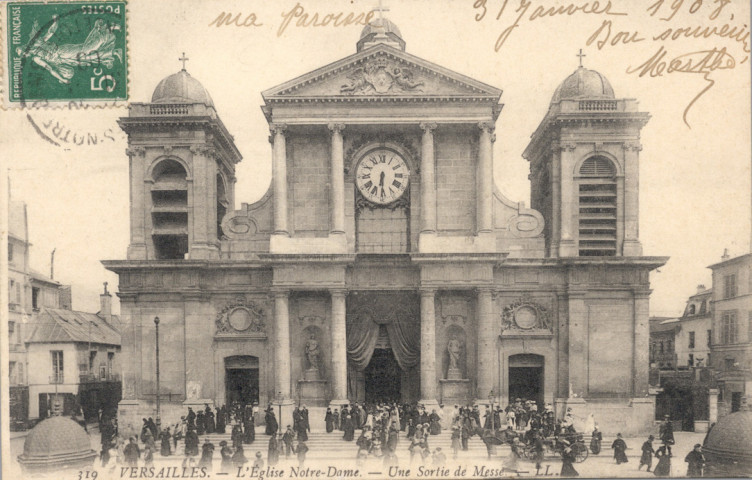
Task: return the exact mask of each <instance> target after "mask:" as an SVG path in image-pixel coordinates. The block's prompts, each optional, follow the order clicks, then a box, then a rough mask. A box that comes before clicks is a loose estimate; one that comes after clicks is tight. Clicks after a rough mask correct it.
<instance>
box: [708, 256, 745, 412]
mask: <svg viewBox="0 0 752 480" xmlns="http://www.w3.org/2000/svg"><path fill="white" fill-rule="evenodd" d="M708 268H710V269H711V270H712V271H713V297H712V310H713V312H712V317H713V327H712V330H713V344H712V348H711V357H710V360H711V365H712V366H713V368H714V370H715V371H716V378H717V380H718V387H719V390H720V395H719V397H718V410H719V415H725V414H728V413H732V412H736V411H739V410H740V409H741V407H742V405H743V404H745V403H746V404H749V403H750V400H752V398H750V397H751V396H752V253H748V254H745V255H740V256H738V257H734V258H731V257H729V255H728V254H726V253H724V256H723V258H722V261H721V262H719V263H716V264H713V265H711V266H710V267H708Z"/></svg>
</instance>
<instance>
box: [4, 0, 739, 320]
mask: <svg viewBox="0 0 752 480" xmlns="http://www.w3.org/2000/svg"><path fill="white" fill-rule="evenodd" d="M700 3H701V6H700V7H699V8H697V10H694V11H693V12H691V11H690V10H693V9H694V7H693V6H692V5H693V2H688V1H687V2H681V1H679V2H662V1H660V0H658V1H657V2H652V1H650V2H632V1H627V0H622V1H619V0H613V1H612V2H611V9H610V12H601V13H598V12H589V13H583V11H582V9H578V8H576V7H578V6H581V5H583V4H584V2H582V3H580V2H577V1H575V2H573V3H572V5H574V6H573V7H572V8H571V9H570V11H571V12H573V13H572V14H571V15H568V14H561V15H547V14H546V12H547V9H549V8H550V7H556V6H564V7H566V6H567V5H570V4H569V2H556V1H544V0H518V1H514V0H507V1H502V0H489V1H483V0H476V1H447V0H431V1H421V0H410V1H406V0H403V1H398V0H390V1H387V2H385V3H384V5H385V6H386V7H388V8H389V11H387V12H386V13H385V16H386V17H388V18H389V19H390V20H392V21H393V22H394V23H396V24H397V25H398V26H399V28H400V30H401V33H402V37H403V39H404V40H405V42H406V43H407V47H406V51H407V52H408V53H410V54H413V55H416V56H418V57H421V58H424V59H426V60H428V61H431V62H434V63H437V64H439V65H441V66H443V67H446V68H449V69H451V70H454V71H456V72H459V73H461V74H463V75H467V76H470V77H472V78H475V79H477V80H480V81H482V82H485V83H487V84H490V85H493V86H496V87H498V88H500V89H502V90H503V95H502V98H501V102H502V103H504V109H503V111H502V113H501V116H500V117H499V120H498V121H497V124H496V142H495V144H494V152H493V153H494V175H495V181H496V184H497V185H498V187H499V188H500V189H501V191H502V192H504V194H505V195H506V196H507V197H509V198H511V199H513V200H515V201H524V202H526V203H527V204H528V205H529V204H530V186H529V181H528V179H527V175H528V173H529V166H528V163H527V161H526V160H524V159H523V158H522V152H523V150H524V149H525V147H526V145H527V143H528V142H529V139H530V135H531V134H532V132H533V131H534V130H535V128H536V127H537V126H538V124H539V123H540V121H541V120H542V118H543V117H544V115H545V113H546V111H547V109H548V105H549V102H550V99H551V96H552V95H553V92H554V90H555V89H556V87H557V85H559V83H561V81H563V80H564V79H565V78H566V77H567V76H568V75H570V74H571V73H572V72H573V71H574V70H575V69H576V68H577V66H578V63H579V59H578V57H577V56H576V54H577V53H578V51H579V49H582V50H583V53H584V54H585V56H584V57H583V64H584V66H585V67H587V68H591V69H594V70H597V71H598V72H600V73H601V74H603V75H604V76H605V77H606V78H608V79H609V81H610V83H611V85H612V87H613V89H614V92H615V94H616V97H617V98H636V99H637V100H638V101H639V107H640V110H642V111H647V112H650V114H651V120H650V122H649V123H648V124H647V126H645V127H644V128H643V130H642V133H641V143H642V147H643V149H642V151H641V152H640V170H639V171H640V183H639V185H640V238H641V241H642V244H643V250H644V254H645V255H651V256H664V255H665V256H669V257H671V258H670V260H669V261H668V263H667V264H666V265H665V266H664V267H661V268H660V269H659V270H658V271H656V272H654V273H653V274H652V275H651V285H652V288H653V295H652V297H651V308H650V313H651V315H659V316H672V315H680V314H681V312H682V311H683V309H684V305H685V301H686V299H687V297H688V296H689V295H691V294H692V293H694V291H695V289H696V286H697V285H698V284H705V285H706V286H710V281H711V278H710V270H709V269H707V268H706V267H707V266H708V265H711V264H713V263H715V262H717V261H719V260H720V257H721V255H722V253H723V251H724V249H725V248H727V249H728V250H729V253H730V254H731V255H732V256H736V255H740V254H744V253H747V252H749V251H750V231H751V227H750V217H751V212H750V205H751V202H750V190H751V188H750V178H751V175H750V143H751V139H750V60H749V58H748V55H749V34H748V32H749V30H748V27H747V26H748V25H750V22H749V4H748V3H747V2H744V1H738V2H732V3H728V4H725V3H724V2H708V1H706V2H700ZM601 4H605V2H601ZM376 5H377V2H376V1H375V0H365V1H362V0H353V1H326V2H325V1H319V0H311V1H303V0H301V1H300V2H297V1H295V0H281V1H277V2H268V1H265V2H262V1H255V0H253V1H237V2H234V1H211V2H199V1H197V0H194V1H180V2H178V1H160V2H148V1H141V0H131V1H130V2H129V4H128V17H127V20H128V58H129V83H128V88H129V101H131V102H148V101H149V100H150V98H151V94H152V92H153V90H154V88H155V87H156V85H157V83H159V81H160V80H161V79H162V78H164V77H166V76H167V75H170V74H172V73H175V72H177V71H178V70H180V68H181V63H180V62H179V61H178V58H179V57H180V56H181V55H182V53H183V52H185V54H186V56H187V57H188V58H189V60H188V62H187V64H186V68H187V70H188V71H189V72H190V73H191V75H192V76H193V77H194V78H196V79H198V80H199V81H200V82H201V83H202V84H203V85H204V87H206V88H207V90H208V91H209V92H210V93H211V95H212V97H213V99H214V103H215V105H216V108H217V111H218V113H219V115H220V117H221V118H222V121H223V122H224V124H225V125H226V126H227V128H228V129H229V130H230V132H231V133H232V134H233V135H234V137H235V142H236V145H237V147H238V149H239V150H240V152H241V153H242V155H243V161H242V162H241V163H240V164H239V165H238V167H237V172H236V173H237V177H238V182H237V184H236V190H235V192H236V194H235V197H236V202H237V205H236V208H239V207H240V203H243V202H246V203H251V202H253V201H255V200H257V199H259V198H260V197H261V196H262V195H263V194H264V193H265V192H266V190H267V188H268V186H269V183H270V180H271V147H270V145H269V143H268V141H267V137H268V134H269V132H268V126H267V124H266V121H265V119H264V116H263V115H262V112H261V109H260V106H261V105H262V104H263V100H262V98H261V95H260V92H261V91H263V90H266V89H268V88H271V87H273V86H275V85H278V84H280V83H282V82H285V81H287V80H290V79H292V78H295V77H297V76H299V75H302V74H305V73H307V72H309V71H311V70H314V69H316V68H318V67H321V66H324V65H327V64H329V63H332V62H334V61H336V60H339V59H341V58H343V57H346V56H348V55H351V54H353V53H355V48H356V46H355V44H356V41H357V40H358V38H359V35H360V31H361V29H362V25H347V26H345V25H340V26H334V25H332V24H331V23H330V24H329V25H325V26H315V25H308V26H303V25H299V24H298V22H299V21H301V19H303V17H302V14H304V13H305V14H308V15H310V16H309V17H307V18H305V20H307V21H309V22H310V21H311V16H312V15H313V14H314V13H318V14H319V20H321V19H323V17H324V16H325V15H326V14H329V13H332V14H337V13H339V12H343V15H342V16H341V17H340V18H344V17H345V16H346V15H347V14H348V13H350V12H354V13H355V14H358V13H364V12H368V11H370V10H371V9H373V8H374V7H375V6H376ZM502 5H505V8H504V9H503V10H500V9H501V7H502ZM651 5H652V6H653V9H652V10H650V9H649V8H648V7H650V6H651ZM671 5H674V6H678V8H677V10H676V12H673V11H672V9H671ZM721 5H722V6H721ZM539 7H540V8H541V9H539V10H537V11H538V12H542V15H537V14H536V9H538V8H539ZM588 8H590V7H588ZM601 8H603V5H602V7H601ZM719 8H720V10H719V11H716V9H719ZM222 12H227V13H232V14H233V16H234V15H235V14H237V13H240V14H241V17H240V18H241V23H242V20H243V19H245V18H246V17H247V16H248V15H250V14H252V13H253V14H255V21H253V22H252V21H251V20H249V21H248V22H247V23H248V24H250V23H256V24H261V26H236V25H229V26H221V27H217V26H216V24H212V22H213V21H214V20H215V19H216V18H217V16H218V15H220V14H221V13H222ZM284 14H287V17H285V16H284ZM672 14H673V16H671V15H672ZM296 15H297V16H296ZM285 18H289V22H287V24H286V27H285V28H282V27H284V26H285ZM515 25H516V26H515ZM724 25H728V26H727V27H724ZM695 27H699V28H705V27H708V28H709V29H712V28H713V27H715V30H714V31H712V30H708V32H709V33H711V34H710V35H709V36H708V37H709V38H686V36H685V35H684V33H686V32H687V30H681V29H690V28H695ZM669 29H670V30H669ZM677 29H679V33H678V34H677V35H676V38H673V37H672V35H674V33H675V32H676V31H677ZM689 32H690V33H691V32H692V30H689ZM713 32H715V33H720V35H719V34H715V35H714V34H712V33H713ZM701 33H702V32H701ZM497 47H498V48H497ZM714 49H715V50H714ZM662 52H665V56H664V57H663V60H662V61H665V62H666V64H665V65H663V67H662V68H661V65H660V61H658V62H655V63H656V65H655V66H654V68H653V69H650V68H649V66H647V67H645V68H644V69H643V68H640V66H643V65H645V64H646V62H649V60H650V59H651V58H654V56H655V55H660V54H661V53H662ZM703 58H705V59H706V60H708V61H707V62H705V63H703V64H700V63H699V62H700V60H701V59H703ZM671 59H677V60H676V61H675V62H674V63H673V64H670V63H669V62H670V60H671ZM670 65H673V67H674V68H669V66H670ZM703 68H704V69H705V70H702V69H703ZM643 70H644V71H643ZM669 70H673V71H672V72H671V73H669ZM687 70H695V71H700V73H692V72H690V71H687ZM629 71H632V73H628V72H629ZM640 73H644V74H643V75H640ZM659 73H660V75H659ZM711 82H712V86H710V88H709V89H708V90H707V91H706V92H704V93H703V94H702V95H700V96H699V98H697V99H696V100H695V101H694V102H693V99H694V98H695V97H696V96H697V95H698V94H699V93H700V92H701V91H702V90H703V89H705V88H706V87H707V86H708V85H711ZM690 103H692V105H691V108H689V110H686V109H687V106H688V105H689V104H690ZM685 110H686V111H685ZM125 115H127V102H121V103H119V104H118V105H115V106H109V107H108V108H98V109H69V108H65V107H64V106H63V107H62V108H56V109H51V108H46V109H35V110H32V111H25V110H18V109H16V110H5V111H0V118H1V119H2V122H1V123H2V128H0V152H1V153H2V155H1V158H0V162H2V165H0V166H1V167H2V171H3V172H8V175H9V178H10V185H11V196H12V198H13V199H14V200H23V201H25V202H26V203H27V204H28V212H29V229H30V237H31V242H32V243H33V247H32V259H31V266H32V267H33V268H35V269H37V270H39V271H41V272H45V273H48V272H49V270H50V252H51V251H52V249H53V248H55V249H56V253H55V279H56V280H59V281H60V282H62V283H67V284H72V285H73V303H74V308H75V309H78V310H85V311H93V312H96V311H97V310H98V308H99V299H98V295H99V293H101V290H102V282H104V281H107V282H109V284H110V290H112V291H116V285H117V277H116V276H115V275H114V274H112V273H111V272H108V271H106V270H105V269H104V268H103V267H102V265H101V263H100V261H101V260H104V259H124V258H125V255H126V248H127V246H128V240H129V220H128V216H129V205H128V202H129V192H128V174H129V173H128V157H127V156H126V155H125V149H126V146H127V141H126V140H127V139H126V138H125V135H124V134H123V133H122V132H121V131H120V130H119V127H118V126H117V123H116V121H117V119H118V118H119V117H122V116H125ZM29 117H31V118H32V119H33V120H34V122H35V123H36V124H37V126H39V128H40V129H41V130H43V131H44V132H45V133H47V134H48V135H49V134H51V132H52V129H56V131H58V133H60V132H63V131H64V130H65V129H70V130H71V131H72V132H79V133H82V134H97V136H98V138H100V139H101V140H100V141H99V142H98V143H97V144H96V145H81V146H78V145H70V144H66V143H65V142H59V143H61V145H62V146H55V145H52V144H51V143H49V142H47V141H45V140H44V139H43V138H42V137H41V136H40V135H39V134H38V132H37V131H36V130H35V128H34V127H33V126H32V124H31V122H30V121H29ZM685 121H686V123H685ZM687 124H688V125H687ZM45 125H47V127H45ZM108 137H111V138H112V139H109V138H108ZM114 308H115V311H117V309H118V305H117V303H116V304H115V307H114Z"/></svg>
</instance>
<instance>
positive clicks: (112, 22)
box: [4, 2, 128, 105]
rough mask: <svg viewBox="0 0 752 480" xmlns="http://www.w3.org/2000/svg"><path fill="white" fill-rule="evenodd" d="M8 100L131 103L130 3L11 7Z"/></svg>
mask: <svg viewBox="0 0 752 480" xmlns="http://www.w3.org/2000/svg"><path fill="white" fill-rule="evenodd" d="M5 13H6V16H5V18H6V25H5V29H4V31H5V32H6V33H5V38H4V41H5V45H6V49H7V55H6V58H7V60H8V70H7V71H8V75H7V77H6V78H7V83H6V85H5V89H6V90H7V92H6V99H7V101H9V102H10V103H11V105H12V104H21V105H22V104H24V103H25V102H29V101H32V102H36V101H79V100H105V101H114V100H126V99H127V98H128V81H127V80H128V51H127V38H126V33H127V30H126V3H125V2H49V3H37V2H10V3H8V4H7V5H6V12H5Z"/></svg>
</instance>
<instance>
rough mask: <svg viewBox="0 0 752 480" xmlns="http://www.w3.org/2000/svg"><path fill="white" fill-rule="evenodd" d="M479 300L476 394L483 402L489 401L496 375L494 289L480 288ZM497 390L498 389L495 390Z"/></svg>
mask: <svg viewBox="0 0 752 480" xmlns="http://www.w3.org/2000/svg"><path fill="white" fill-rule="evenodd" d="M477 295H478V297H477V302H478V329H477V334H478V369H477V370H476V372H477V373H476V375H477V379H478V391H477V392H476V396H477V398H478V399H479V401H481V402H488V395H489V394H490V393H491V390H494V383H495V379H496V378H497V377H498V375H496V369H497V368H498V365H496V357H497V356H496V352H495V351H494V350H495V348H494V347H495V346H496V337H497V334H496V329H495V328H494V315H493V289H492V288H490V287H484V288H479V289H478V292H477ZM494 391H495V392H496V391H498V389H496V390H494Z"/></svg>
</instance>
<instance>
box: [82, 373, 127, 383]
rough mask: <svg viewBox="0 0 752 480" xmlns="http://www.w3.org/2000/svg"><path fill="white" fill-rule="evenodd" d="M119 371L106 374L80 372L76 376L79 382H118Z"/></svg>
mask: <svg viewBox="0 0 752 480" xmlns="http://www.w3.org/2000/svg"><path fill="white" fill-rule="evenodd" d="M119 381H120V374H119V373H109V374H107V375H104V376H102V375H100V374H98V373H82V374H80V375H79V376H78V382H79V383H94V382H119Z"/></svg>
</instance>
